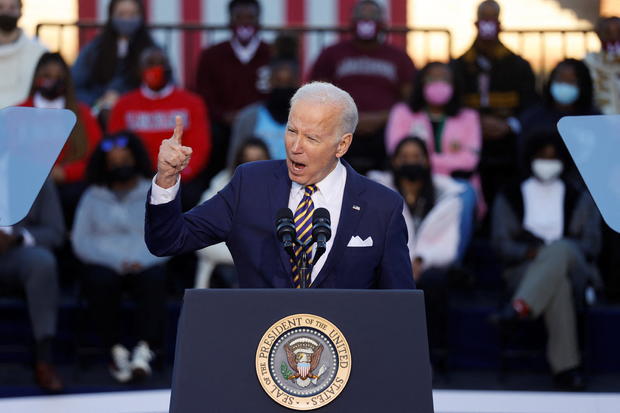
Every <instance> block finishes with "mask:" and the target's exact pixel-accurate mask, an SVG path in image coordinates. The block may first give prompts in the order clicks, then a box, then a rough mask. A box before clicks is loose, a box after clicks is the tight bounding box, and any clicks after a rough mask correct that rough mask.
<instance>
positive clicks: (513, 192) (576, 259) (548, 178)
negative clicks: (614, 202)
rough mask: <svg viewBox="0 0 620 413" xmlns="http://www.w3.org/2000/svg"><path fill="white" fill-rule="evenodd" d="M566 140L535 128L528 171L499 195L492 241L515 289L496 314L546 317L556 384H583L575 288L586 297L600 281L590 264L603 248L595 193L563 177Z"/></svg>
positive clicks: (575, 387)
mask: <svg viewBox="0 0 620 413" xmlns="http://www.w3.org/2000/svg"><path fill="white" fill-rule="evenodd" d="M560 145H561V143H560V138H559V136H557V134H556V133H555V132H544V131H543V132H538V133H536V134H534V135H530V138H529V143H528V150H527V152H526V153H527V155H526V160H527V163H528V164H529V165H530V166H531V174H530V176H529V177H528V178H527V179H525V180H524V181H522V182H519V183H517V184H515V185H512V186H508V187H507V188H506V189H505V190H504V191H503V192H501V193H500V194H498V196H497V199H496V201H495V204H494V208H493V215H492V239H493V244H494V245H495V246H496V248H497V250H498V253H499V255H500V256H501V257H502V259H503V261H504V262H505V267H506V269H505V272H504V278H505V279H506V281H507V284H508V287H509V288H510V289H511V291H514V293H513V295H512V301H511V303H510V304H508V305H507V306H506V307H505V308H504V310H503V311H502V312H501V313H500V314H499V315H498V316H499V317H498V318H497V320H496V321H510V320H518V319H525V318H535V317H539V316H543V317H544V321H545V325H546V328H547V334H548V342H547V360H548V362H549V365H550V366H551V370H552V371H553V373H554V381H555V384H556V385H557V386H559V387H561V388H563V389H566V390H579V389H582V388H583V387H584V381H583V378H582V376H581V374H580V372H579V367H580V364H581V360H580V357H579V348H578V340H577V322H576V317H575V305H576V304H579V302H575V299H574V294H573V291H575V293H576V294H575V297H578V299H579V300H581V299H582V297H583V296H584V294H583V293H584V290H585V288H586V286H587V285H588V284H592V285H595V286H596V285H598V284H599V281H598V277H597V272H596V270H595V267H594V265H593V264H592V263H593V262H594V259H595V258H596V256H597V254H598V252H599V250H600V244H601V239H600V238H601V235H600V217H599V214H598V212H597V210H596V208H595V206H594V204H593V202H592V199H591V198H590V196H589V195H588V194H587V193H583V192H579V191H577V190H576V189H573V188H572V187H571V186H570V185H569V183H568V181H567V180H565V179H563V176H562V171H563V165H564V163H563V161H562V160H561V155H560V154H561V153H562V151H561V146H560Z"/></svg>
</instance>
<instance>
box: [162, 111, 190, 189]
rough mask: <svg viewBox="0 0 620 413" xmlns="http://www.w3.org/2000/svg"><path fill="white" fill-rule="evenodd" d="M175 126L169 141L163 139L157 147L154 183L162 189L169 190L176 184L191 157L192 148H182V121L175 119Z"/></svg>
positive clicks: (178, 117)
mask: <svg viewBox="0 0 620 413" xmlns="http://www.w3.org/2000/svg"><path fill="white" fill-rule="evenodd" d="M175 120H176V126H175V127H174V133H173V134H172V137H171V138H170V139H164V140H163V141H162V142H161V145H160V146H159V155H158V156H157V177H156V178H155V183H156V184H157V185H158V186H160V187H162V188H170V187H172V186H174V185H175V184H176V183H177V179H178V178H179V174H180V173H181V171H182V170H183V169H185V167H186V166H187V164H188V163H189V160H190V158H191V157H192V148H190V147H189V146H183V145H182V144H181V138H182V137H183V121H182V120H181V117H180V116H177V117H176V119H175Z"/></svg>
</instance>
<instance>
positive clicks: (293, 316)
mask: <svg viewBox="0 0 620 413" xmlns="http://www.w3.org/2000/svg"><path fill="white" fill-rule="evenodd" d="M314 409H318V410H315V411H318V412H321V413H323V412H325V413H328V412H338V413H349V412H350V413H353V412H355V413H359V412H390V413H398V412H408V413H412V412H419V413H430V412H433V400H432V392H431V365H430V361H429V354H428V342H427V337H426V321H425V316H424V298H423V293H422V292H421V291H419V290H330V289H324V290H322V289H306V290H294V289H234V290H211V289H208V290H187V291H186V293H185V297H184V304H183V309H182V312H181V317H180V321H179V327H178V335H177V346H176V354H175V364H174V373H173V380H172V396H171V400H170V412H173V413H180V412H183V413H193V412H201V413H207V412H213V413H216V412H217V413H219V412H257V413H261V412H291V411H296V410H306V411H313V410H314Z"/></svg>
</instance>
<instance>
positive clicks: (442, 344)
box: [416, 268, 448, 349]
mask: <svg viewBox="0 0 620 413" xmlns="http://www.w3.org/2000/svg"><path fill="white" fill-rule="evenodd" d="M416 284H417V287H418V288H419V289H421V290H422V291H424V302H425V306H426V326H427V330H428V346H429V348H430V349H446V348H447V344H448V339H447V332H448V270H447V269H444V268H428V269H426V270H425V271H424V272H423V273H422V277H421V278H420V280H419V281H418V282H417V283H416Z"/></svg>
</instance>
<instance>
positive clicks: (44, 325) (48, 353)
mask: <svg viewBox="0 0 620 413" xmlns="http://www.w3.org/2000/svg"><path fill="white" fill-rule="evenodd" d="M64 232H65V225H64V220H63V215H62V211H61V207H60V201H59V199H58V194H57V192H56V187H55V186H54V184H53V183H52V182H51V181H47V182H46V183H45V184H44V185H43V188H42V189H41V192H40V193H39V196H38V197H37V199H36V200H35V202H34V205H33V206H32V209H31V210H30V212H29V213H28V215H27V216H26V218H24V220H23V221H21V222H20V223H19V224H17V225H15V226H12V227H0V286H2V287H3V289H5V288H6V289H11V290H13V289H15V290H23V291H24V292H25V295H26V301H27V302H28V312H29V315H30V322H31V323H32V330H33V332H34V338H35V379H36V381H37V384H39V386H41V388H42V389H43V390H46V391H49V392H59V391H61V390H62V388H63V384H62V381H61V380H60V378H59V377H58V375H57V374H56V372H55V371H54V368H53V366H52V339H53V337H54V335H55V334H56V316H57V310H58V295H59V292H58V274H57V270H56V258H55V257H54V254H53V253H52V251H51V250H52V248H55V247H58V246H60V245H61V244H62V241H63V239H64Z"/></svg>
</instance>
